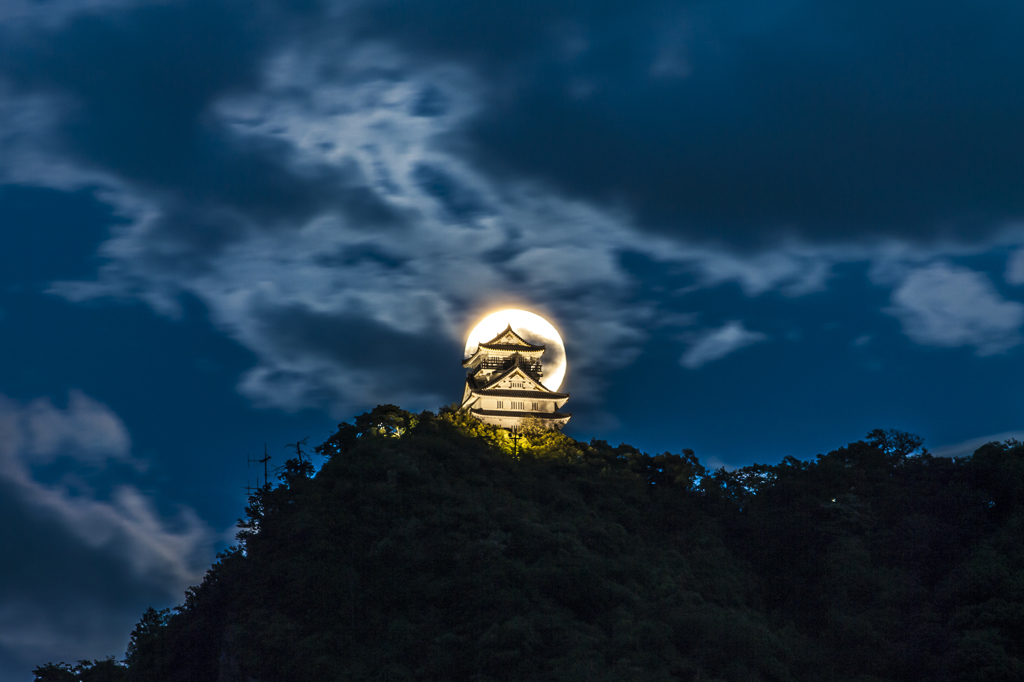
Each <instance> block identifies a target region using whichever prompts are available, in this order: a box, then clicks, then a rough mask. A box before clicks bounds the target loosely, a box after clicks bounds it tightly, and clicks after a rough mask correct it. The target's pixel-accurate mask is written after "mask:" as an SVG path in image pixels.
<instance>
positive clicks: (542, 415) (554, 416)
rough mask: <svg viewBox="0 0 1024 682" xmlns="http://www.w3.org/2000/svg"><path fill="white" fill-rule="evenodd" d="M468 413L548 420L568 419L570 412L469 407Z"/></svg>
mask: <svg viewBox="0 0 1024 682" xmlns="http://www.w3.org/2000/svg"><path fill="white" fill-rule="evenodd" d="M469 412H470V414H481V415H483V416H485V417H534V418H535V419H545V420H548V421H562V420H563V419H564V420H566V421H568V420H569V417H571V416H572V412H513V411H512V410H481V409H478V408H475V407H471V408H469Z"/></svg>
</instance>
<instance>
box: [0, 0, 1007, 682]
mask: <svg viewBox="0 0 1024 682" xmlns="http://www.w3.org/2000/svg"><path fill="white" fill-rule="evenodd" d="M1022 31H1024V4H1022V3H1020V2H1011V1H1006V2H996V1H989V0H978V1H976V2H971V3H965V2H956V3H954V2H942V1H938V2H937V1H936V0H930V1H929V2H923V1H916V0H905V1H903V2H898V3H893V2H882V1H880V0H878V1H876V0H850V1H845V0H829V1H828V2H818V3H815V2H801V1H798V0H792V1H789V0H776V1H775V2H770V3H766V2H747V1H741V0H736V1H728V0H719V1H708V2H680V1H676V2H660V1H655V0H650V1H639V0H629V1H622V2H607V1H602V0H590V1H589V2H565V1H561V0H522V1H520V2H510V3H493V2H479V0H472V1H471V0H393V1H387V0H338V1H337V2H328V1H324V2H317V1H315V0H308V1H306V2H290V3H284V4H281V5H278V4H274V3H272V2H267V1H262V0H245V1H244V2H243V1H241V0H237V1H235V0H202V1H196V2H179V1H176V0H166V1H162V0H0V512H2V516H3V519H4V523H3V524H2V525H0V546H2V551H0V577H2V581H0V679H2V680H4V681H6V680H27V679H30V678H31V675H30V670H31V668H32V667H34V666H35V665H37V664H40V663H43V662H46V661H49V660H68V661H70V660H73V659H78V658H83V657H103V656H106V655H109V654H116V655H118V656H119V657H120V656H121V655H123V653H124V647H125V644H126V643H127V638H128V634H129V632H130V631H131V628H132V627H133V625H134V623H135V622H136V621H137V620H138V618H139V616H140V615H141V613H142V611H143V610H144V609H145V608H146V607H147V606H155V607H165V606H169V605H172V604H174V603H178V602H180V601H181V599H182V596H183V590H184V589H185V587H186V586H188V585H190V584H195V583H196V582H198V581H199V580H200V579H201V576H202V574H203V571H204V570H205V568H206V567H207V566H208V565H209V563H210V562H211V561H212V560H213V558H214V553H215V552H216V551H217V550H218V549H223V548H224V547H226V546H227V544H229V543H230V542H231V541H232V539H233V536H234V524H235V521H236V519H237V518H238V517H239V516H241V515H242V508H243V506H244V503H245V491H244V490H243V486H245V485H246V484H247V483H252V484H254V483H255V475H256V470H255V469H252V468H247V466H246V459H247V458H248V457H255V456H259V455H262V453H263V448H264V444H266V447H267V449H268V452H269V453H270V454H271V455H272V456H273V457H274V458H275V459H274V460H273V461H272V463H280V462H282V461H283V460H284V459H285V457H286V451H285V450H284V449H283V446H284V445H285V444H287V443H291V442H295V441H296V440H298V439H301V438H303V437H306V436H308V437H309V442H310V444H311V445H314V444H317V443H319V442H322V441H323V440H324V439H325V438H326V437H327V436H328V435H330V433H331V432H332V430H333V427H334V426H335V425H336V424H337V423H338V422H339V421H343V420H350V419H351V418H352V417H353V416H355V415H356V414H359V413H361V412H364V411H366V410H368V409H370V408H372V407H373V406H374V405H377V404H379V403H395V404H398V405H400V406H402V407H404V408H406V409H408V410H412V411H419V410H423V409H431V410H436V409H437V408H438V407H440V406H442V405H445V404H448V403H451V402H452V401H455V400H457V399H459V398H460V397H461V390H462V382H463V380H464V373H463V370H462V368H461V366H460V361H461V359H462V349H463V343H464V339H465V334H466V333H467V332H468V330H469V328H470V327H471V326H472V325H473V324H474V323H475V322H476V321H477V320H478V319H479V318H480V317H482V316H483V315H484V314H485V313H487V312H490V311H492V310H494V309H496V308H498V307H500V306H514V307H521V308H526V309H529V310H532V311H535V312H537V313H540V314H542V315H544V316H545V317H547V318H548V319H549V320H551V321H552V322H553V323H554V324H555V325H556V326H557V327H558V328H559V329H560V330H561V332H562V336H563V338H564V339H565V342H566V348H567V353H568V360H569V373H568V375H567V377H566V381H565V383H564V384H563V388H562V390H566V391H569V392H570V393H571V395H572V398H571V399H570V401H569V403H568V404H567V405H566V407H565V408H564V409H566V410H568V411H571V412H572V413H573V415H574V416H573V418H572V421H571V422H570V424H569V426H568V427H567V430H566V432H567V433H568V434H569V435H571V436H573V437H574V438H578V439H581V440H589V439H590V438H594V437H596V438H602V439H606V440H609V441H611V442H613V443H618V442H622V441H625V442H628V443H631V444H633V445H636V446H638V447H640V448H642V449H644V450H646V451H648V452H661V451H665V450H670V451H673V452H679V451H680V450H681V449H682V448H687V447H688V448H693V449H694V450H695V451H696V453H697V455H698V457H700V459H701V461H702V462H704V463H705V464H707V465H711V466H716V467H717V466H723V465H724V466H728V467H733V466H742V465H745V464H749V463H752V462H769V463H775V462H778V461H779V460H780V459H781V458H783V457H785V456H787V455H793V456H796V457H798V458H802V459H808V458H813V456H814V455H815V454H817V453H819V452H827V451H828V450H830V449H833V448H835V447H838V446H840V445H843V444H845V443H847V442H849V441H852V440H857V439H859V438H861V437H863V436H864V435H865V434H866V432H867V431H868V430H870V429H872V428H876V427H881V428H897V429H902V430H907V431H912V432H915V433H918V434H920V435H922V436H924V437H925V439H926V445H927V446H928V447H929V448H930V449H931V450H932V451H933V453H935V454H945V455H951V454H965V453H967V452H970V451H971V450H972V449H973V447H975V446H977V445H978V444H980V443H983V442H985V441H987V440H1003V439H1005V438H1009V437H1013V436H1017V437H1020V438H1022V439H1024V436H1022V435H1021V434H1022V433H1024V419H1022V417H1024V390H1022V388H1021V384H1020V383H1019V382H1020V377H1021V375H1022V371H1024V333H1022V328H1024V76H1022V75H1021V74H1022V73H1024V41H1022V40H1021V38H1020V37H1021V35H1022Z"/></svg>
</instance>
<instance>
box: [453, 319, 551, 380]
mask: <svg viewBox="0 0 1024 682" xmlns="http://www.w3.org/2000/svg"><path fill="white" fill-rule="evenodd" d="M509 325H512V331H514V332H515V333H516V334H519V336H521V337H523V339H524V340H526V341H529V342H530V343H532V344H534V345H538V346H547V350H546V351H544V357H542V358H541V366H542V367H543V368H544V377H543V378H542V379H541V383H542V384H544V385H545V386H546V387H547V388H549V389H550V390H552V391H557V390H558V387H559V386H561V385H562V379H564V378H565V367H566V362H565V344H563V343H562V337H561V336H559V335H558V330H557V329H555V328H554V326H552V324H551V323H550V322H548V321H547V320H545V319H544V318H543V317H541V316H540V315H535V314H534V313H531V312H528V311H526V310H514V309H509V310H500V311H498V312H496V313H491V314H490V315H488V316H487V317H485V318H484V319H482V320H480V322H479V323H478V324H477V325H476V326H475V327H473V331H471V332H470V333H469V338H467V339H466V357H467V358H468V357H469V356H471V355H472V354H473V353H475V352H476V349H477V346H479V345H480V344H481V343H486V342H487V341H490V340H491V339H493V338H494V337H495V336H497V335H498V334H500V333H501V332H503V331H505V327H507V326H509Z"/></svg>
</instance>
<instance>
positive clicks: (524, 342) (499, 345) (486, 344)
mask: <svg viewBox="0 0 1024 682" xmlns="http://www.w3.org/2000/svg"><path fill="white" fill-rule="evenodd" d="M506 334H511V335H512V336H514V337H516V338H517V339H519V341H520V343H495V341H497V340H498V339H500V338H501V337H503V336H505V335H506ZM480 345H481V346H483V347H484V348H491V349H497V350H505V348H503V346H507V347H508V348H522V347H523V346H526V347H527V348H529V349H531V350H544V346H535V345H533V344H532V343H530V342H529V341H527V340H526V339H524V338H523V337H521V336H519V334H516V333H515V331H514V330H513V329H512V325H509V326H507V327H505V330H504V331H502V332H501V333H499V334H498V335H497V336H495V337H494V338H493V339H491V340H490V341H485V342H484V343H481V344H480Z"/></svg>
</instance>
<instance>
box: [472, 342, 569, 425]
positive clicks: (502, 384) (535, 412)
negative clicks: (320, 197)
mask: <svg viewBox="0 0 1024 682" xmlns="http://www.w3.org/2000/svg"><path fill="white" fill-rule="evenodd" d="M542 355H544V346H534V345H533V344H531V343H528V342H527V341H525V340H523V338H522V337H521V336H519V335H518V334H516V333H515V332H514V331H512V325H509V326H508V327H507V328H506V329H505V331H503V332H501V333H500V334H498V335H497V336H495V337H494V338H493V339H491V340H490V341H488V342H486V343H481V344H480V345H479V347H477V349H476V352H475V353H473V355H471V356H470V357H468V358H466V359H465V360H463V361H462V366H463V367H465V368H466V369H468V370H469V372H468V373H467V375H466V390H465V391H464V392H463V395H462V409H464V410H467V411H468V412H469V413H470V414H471V415H473V416H474V417H476V418H477V419H479V420H480V421H482V422H484V423H485V424H493V425H494V426H500V427H502V428H505V429H509V430H512V431H517V430H519V429H520V428H521V427H522V425H523V422H524V421H526V420H527V419H530V418H532V419H533V420H536V421H535V422H534V423H536V424H539V425H540V426H542V427H543V428H547V429H560V428H562V427H563V426H565V424H566V423H567V422H568V421H569V418H570V417H571V416H572V413H563V412H559V411H558V408H560V407H562V405H564V404H565V402H566V401H567V400H568V399H569V394H568V393H556V392H554V391H551V390H549V389H548V388H547V387H546V386H544V384H542V383H541V376H543V370H542V369H541V364H540V359H541V356H542Z"/></svg>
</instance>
